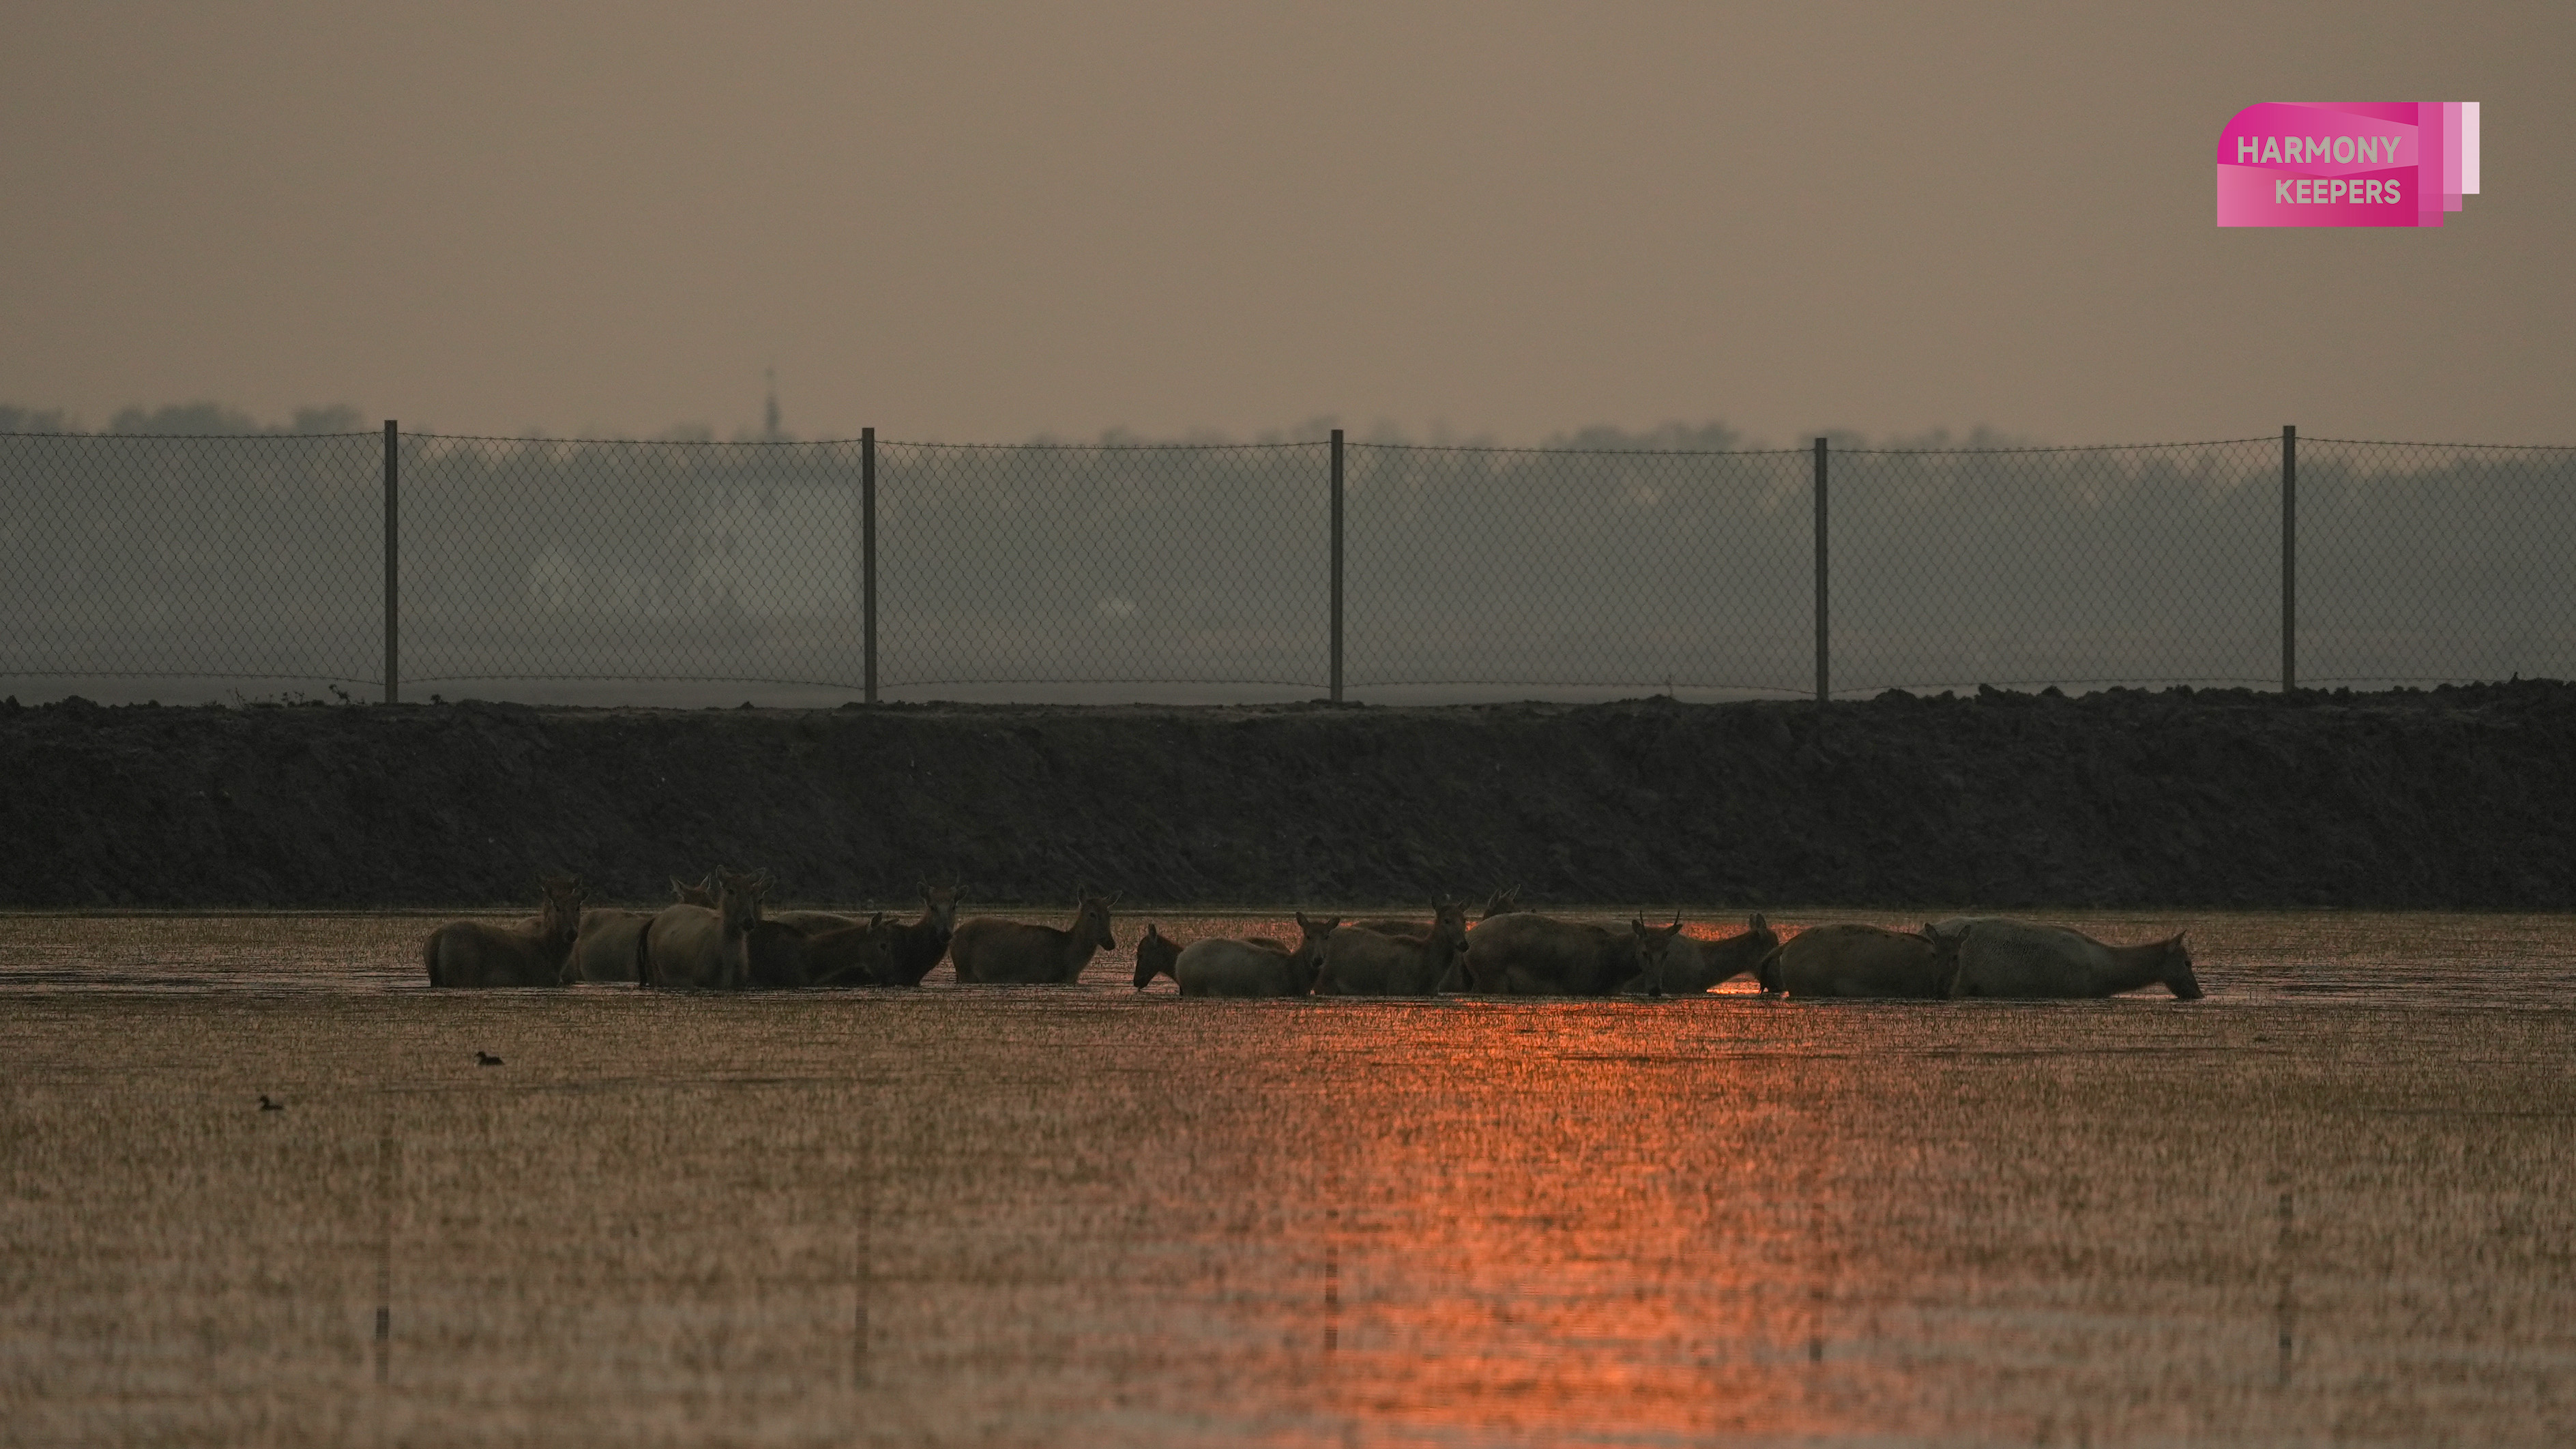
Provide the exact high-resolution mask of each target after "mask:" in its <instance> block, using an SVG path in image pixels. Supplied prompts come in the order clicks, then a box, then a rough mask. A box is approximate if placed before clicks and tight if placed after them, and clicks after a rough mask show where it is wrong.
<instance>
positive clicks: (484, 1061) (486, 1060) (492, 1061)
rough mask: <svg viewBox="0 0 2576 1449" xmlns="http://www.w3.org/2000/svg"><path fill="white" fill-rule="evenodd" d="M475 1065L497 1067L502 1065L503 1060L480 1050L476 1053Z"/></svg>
mask: <svg viewBox="0 0 2576 1449" xmlns="http://www.w3.org/2000/svg"><path fill="white" fill-rule="evenodd" d="M474 1063H475V1065H477V1066H484V1067H497V1066H499V1065H501V1059H500V1058H499V1057H496V1056H494V1055H492V1054H491V1053H490V1052H487V1051H479V1050H478V1051H476V1052H475V1053H474Z"/></svg>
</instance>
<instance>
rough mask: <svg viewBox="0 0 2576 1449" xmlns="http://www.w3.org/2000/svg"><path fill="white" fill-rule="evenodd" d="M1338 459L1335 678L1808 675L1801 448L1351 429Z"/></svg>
mask: <svg viewBox="0 0 2576 1449" xmlns="http://www.w3.org/2000/svg"><path fill="white" fill-rule="evenodd" d="M1343 477H1344V480H1345V482H1344V488H1345V504H1344V508H1345V515H1344V518H1345V523H1344V534H1345V540H1346V541H1345V543H1344V546H1343V547H1344V555H1345V560H1346V562H1345V568H1346V571H1347V573H1346V584H1345V603H1344V606H1343V607H1344V612H1345V616H1346V619H1347V622H1346V624H1345V626H1344V631H1343V633H1344V641H1345V642H1344V659H1345V663H1344V670H1345V678H1346V681H1347V682H1348V683H1349V684H1350V685H1351V686H1352V687H1355V688H1370V687H1380V688H1383V687H1387V686H1417V687H1420V686H1431V687H1434V688H1440V687H1446V688H1449V689H1460V688H1475V689H1488V690H1489V689H1491V688H1492V687H1495V686H1505V687H1512V688H1518V689H1522V690H1533V689H1548V688H1567V689H1577V690H1597V689H1615V690H1624V691H1626V692H1629V693H1639V692H1648V691H1655V690H1663V691H1672V690H1680V689H1696V690H1722V691H1731V692H1740V693H1763V692H1774V691H1777V692H1783V693H1798V692H1801V691H1804V690H1807V689H1809V688H1811V687H1812V680H1813V678H1814V658H1815V636H1814V625H1813V619H1812V614H1811V605H1812V601H1813V597H1814V584H1813V577H1814V575H1813V567H1812V565H1813V545H1812V542H1811V525H1812V502H1811V494H1810V492H1809V487H1810V484H1811V481H1812V478H1813V467H1812V464H1811V462H1810V459H1809V456H1808V455H1807V454H1806V453H1804V452H1746V453H1713V452H1624V451H1607V450H1604V451H1577V450H1551V451H1539V450H1530V449H1503V448H1423V447H1404V446H1389V445H1369V444H1355V445H1352V446H1350V447H1349V448H1347V449H1346V450H1345V457H1344V460H1343ZM1415 692H1421V691H1419V690H1418V689H1417V691H1415Z"/></svg>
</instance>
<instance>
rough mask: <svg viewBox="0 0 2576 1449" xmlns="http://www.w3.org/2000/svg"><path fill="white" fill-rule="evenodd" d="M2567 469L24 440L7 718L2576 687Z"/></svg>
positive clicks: (2043, 456)
mask: <svg viewBox="0 0 2576 1449" xmlns="http://www.w3.org/2000/svg"><path fill="white" fill-rule="evenodd" d="M2571 484H2576V449H2569V448H2499V447H2474V446H2425V445H2415V444H2394V443H2362V442H2351V441H2339V440H2317V439H2303V440H2298V441H2297V442H2296V444H2295V447H2294V446H2293V444H2292V442H2291V440H2290V439H2288V438H2254V439H2235V440H2227V441H2220V442H2208V443H2185V444H2162V445H2150V446H2142V447H2119V448H2032V449H1933V450H1891V449H1867V448H1831V449H1827V448H1823V447H1821V446H1820V447H1819V448H1816V449H1812V450H1811V449H1798V450H1792V451H1681V450H1666V451H1653V450H1622V449H1606V448H1562V449H1503V448H1450V447H1440V448H1432V447H1415V446H1404V445H1395V444H1384V443H1379V444H1363V443H1351V444H1347V445H1344V444H1342V443H1341V442H1340V441H1339V440H1338V439H1336V440H1334V441H1330V442H1327V441H1321V440H1318V441H1314V442H1300V443H1282V444H1265V445H1208V446H1184V445H1118V444H1097V445H1029V446H995V447H985V446H961V445H949V444H929V443H897V442H884V443H879V442H876V441H874V439H873V437H869V438H862V439H856V440H847V441H838V442H816V443H804V442H762V443H707V442H592V441H582V442H567V441H553V440H529V439H495V438H468V437H449V436H441V435H432V434H396V435H394V437H393V439H392V440H390V444H389V439H388V437H387V435H384V434H377V433H361V434H324V435H260V436H239V437H237V436H214V437H137V436H125V435H115V434H0V487H5V496H6V500H7V507H6V509H5V511H0V609H5V614H0V689H5V690H6V691H7V692H10V693H15V694H19V695H21V696H25V697H27V698H30V699H41V698H47V697H54V696H59V695H63V694H70V693H81V694H87V695H90V696H92V697H96V698H102V699H142V698H147V697H157V698H162V699H168V700H181V699H190V698H231V697H237V696H240V697H268V698H275V697H278V696H279V695H281V694H283V695H288V696H293V695H297V694H313V695H318V694H320V693H322V692H323V691H326V690H327V691H334V692H345V693H348V694H349V695H351V696H352V697H369V698H376V697H382V696H383V691H384V681H385V675H386V672H387V665H388V661H389V660H390V661H391V662H392V665H393V668H394V670H395V677H396V680H397V682H398V685H399V688H400V691H401V693H402V697H404V698H406V699H420V698H426V697H428V696H429V695H431V694H433V693H439V694H444V695H447V696H451V697H468V696H476V697H485V698H513V699H524V700H531V701H565V702H636V703H673V704H689V703H712V702H727V703H730V702H733V701H734V700H737V699H742V698H746V697H748V698H755V699H759V700H762V701H764V702H774V703H824V702H835V701H839V700H845V699H854V698H866V697H870V693H871V691H872V690H873V691H874V693H875V695H876V697H882V698H894V699H929V698H982V699H1025V700H1043V699H1054V700H1078V701H1118V700H1130V699H1162V700H1190V701H1222V700H1266V699H1297V698H1309V697H1313V696H1316V695H1322V694H1327V693H1329V692H1332V691H1334V690H1335V689H1336V688H1339V689H1341V690H1343V691H1345V692H1346V693H1347V695H1348V696H1349V697H1352V698H1363V699H1376V700H1382V701H1395V700H1443V699H1475V698H1497V697H1529V696H1553V697H1560V698H1582V697H1601V696H1607V695H1621V694H1638V693H1647V692H1670V693H1676V694H1681V695H1685V696H1691V695H1697V696H1700V697H1710V696H1725V695H1747V694H1752V695H1761V694H1769V695H1803V694H1808V693H1811V692H1813V691H1814V690H1815V689H1816V688H1818V687H1819V686H1820V685H1823V686H1825V687H1828V688H1829V689H1830V691H1831V692H1832V693H1834V694H1836V695H1843V696H1851V695H1866V694H1869V693H1874V692H1876V691H1878V690H1881V689H1885V688H1890V687H1903V688H1908V689H1915V690H1938V689H1944V688H1973V687H1974V686H1976V685H1978V684H1994V685H1998V686H2002V687H2012V688H2037V687H2040V686H2043V685H2057V686H2060V687H2063V688H2066V689H2069V690H2080V689H2085V688H2094V687H2101V686H2106V685H2112V684H2135V685H2159V684H2168V683H2190V684H2241V685H2253V686H2262V687H2278V686H2279V685H2280V684H2281V683H2282V682H2283V679H2284V677H2285V672H2286V671H2291V670H2295V677H2296V679H2297V682H2299V683H2300V684H2303V685H2328V686H2331V685H2337V684H2353V685H2378V684H2391V683H2433V682H2438V681H2444V680H2468V679H2492V678H2501V677H2503V676H2506V675H2508V674H2513V673H2521V674H2525V675H2547V676H2553V677H2562V678H2563V677H2568V676H2570V675H2576V598H2571V595H2570V591H2569V589H2568V588H2567V586H2566V585H2565V584H2564V583H2563V582H2561V577H2560V571H2559V569H2558V567H2557V563H2558V560H2559V559H2561V558H2563V557H2565V556H2566V555H2567V553H2568V549H2569V545H2570V544H2571V543H2576V487H2571ZM2285 525H2286V526H2287V527H2288V528H2289V529H2290V530H2291V531H2290V534H2289V539H2290V540H2291V541H2292V542H2293V543H2294V544H2295V548H2290V549H2285V547H2284V528H2285ZM1820 568H1821V569H1822V574H1821V578H1820V576H1819V569H1820Z"/></svg>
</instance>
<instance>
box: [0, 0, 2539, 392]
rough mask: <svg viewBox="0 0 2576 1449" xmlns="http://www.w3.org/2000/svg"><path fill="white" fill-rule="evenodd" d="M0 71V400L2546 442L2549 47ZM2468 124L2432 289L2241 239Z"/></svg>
mask: <svg viewBox="0 0 2576 1449" xmlns="http://www.w3.org/2000/svg"><path fill="white" fill-rule="evenodd" d="M5 28H6V32H7V37H6V43H5V44H0V136H6V137H7V138H8V141H7V144H6V145H5V146H0V205H5V218H6V219H5V223H0V402H6V403H15V404H19V405H22V406H35V407H56V408H67V409H70V410H72V411H74V412H75V413H77V414H79V415H80V416H81V417H83V418H84V419H86V420H87V421H88V422H89V423H91V424H92V425H96V424H99V423H103V422H104V421H105V420H106V417H107V416H108V415H109V414H110V413H112V412H113V411H115V410H116V409H117V408H119V407H122V406H127V405H131V404H138V403H139V404H160V403H168V402H178V401H186V400H194V399H212V400H216V401H220V402H224V403H228V404H231V405H234V406H237V407H243V408H247V409H249V410H250V411H252V412H253V413H255V414H258V415H260V416H262V417H266V418H282V417H283V416H284V415H285V414H286V412H287V411H288V410H289V409H290V408H293V407H295V406H298V405H302V404H318V403H333V402H347V403H352V404H355V405H357V406H358V407H359V408H361V409H362V410H363V411H364V413H365V415H366V416H369V417H383V416H394V417H399V418H401V419H403V420H404V421H405V422H406V424H408V425H416V426H423V427H431V428H438V429H443V430H447V431H453V432H485V431H491V432H520V431H526V430H531V429H534V430H540V431H546V432H556V433H573V432H582V433H618V434H638V433H642V434H649V433H655V432H660V431H662V430H664V429H666V428H668V427H671V426H672V425H674V424H680V423H688V422H698V423H706V424H711V425H713V426H714V427H715V428H716V429H717V430H718V431H719V432H730V431H732V430H734V429H736V428H738V427H742V426H745V425H749V424H753V423H755V422H756V421H757V420H758V418H759V415H760V408H761V389H762V383H761V376H762V370H763V369H764V368H766V367H769V366H771V365H775V367H776V368H777V372H778V380H779V381H778V386H779V393H780V398H781V402H782V405H783V407H784V409H785V414H786V422H787V426H788V427H789V429H790V430H792V431H794V432H797V433H800V434H803V435H806V436H824V435H843V434H849V433H852V432H855V431H856V429H857V428H858V427H859V426H860V425H862V424H874V425H875V426H876V427H878V428H879V429H880V431H881V432H883V433H884V434H885V435H887V436H890V437H901V438H938V439H947V440H955V441H968V440H994V441H1007V440H1017V439H1021V438H1025V437H1028V436H1031V435H1033V434H1037V433H1040V432H1048V433H1054V434H1057V435H1063V436H1090V435H1093V434H1096V433H1098V432H1100V431H1102V430H1104V429H1108V428H1126V429H1131V430H1134V431H1137V432H1141V433H1144V434H1148V435H1154V436H1168V435H1177V434H1181V433H1185V432H1194V431H1215V432H1222V433H1227V434H1233V435H1248V434H1254V433H1259V432H1264V431H1268V430H1274V429H1299V428H1302V426H1303V425H1305V424H1306V423H1308V422H1310V421H1313V420H1317V419H1324V418H1331V419H1336V420H1339V421H1341V422H1342V423H1344V424H1346V425H1348V426H1350V427H1353V428H1355V429H1362V430H1366V429H1371V428H1375V427H1379V426H1386V425H1391V426H1394V427H1398V428H1401V429H1404V430H1406V431H1408V432H1410V433H1414V434H1417V435H1434V434H1441V433H1446V434H1447V435H1450V436H1459V437H1476V436H1483V437H1492V438H1496V439H1500V440H1505V441H1536V440H1538V439H1541V438H1543V437H1546V436H1547V435H1549V434H1552V433H1556V432H1560V431H1563V430H1567V429H1571V428H1575V427H1580V426H1584V425H1588V424H1596V423H1607V424H1615V425H1619V426H1623V427H1631V428H1640V427H1648V426H1652V425H1655V424H1658V423H1663V422H1668V421H1681V422H1689V423H1700V422H1708V421H1724V422H1728V423H1732V424H1734V425H1736V426H1737V427H1739V428H1743V429H1745V430H1747V431H1749V432H1751V433H1753V434H1755V435H1756V436H1758V437H1762V438H1766V439H1770V440H1774V441H1795V440H1796V439H1799V438H1802V437H1804V436H1805V435H1807V434H1809V433H1811V432H1813V431H1815V430H1817V429H1819V428H1825V427H1844V428H1855V429H1860V430H1863V431H1866V432H1869V433H1873V434H1887V433H1896V432H1913V431H1917V430H1922V429H1927V428H1933V427H1949V428H1952V429H1963V428H1968V427H1973V426H1977V425H1988V426H1992V427H1996V428H2000V429H2003V430H2006V431H2008V432H2012V433H2016V434H2021V435H2026V436H2031V437H2036V438H2042V439H2047V440H2052V441H2062V442H2110V441H2143V440H2154V439H2180V438H2197V437H2219V436H2238V435H2245V434H2255V433H2265V432H2269V431H2272V430H2275V429H2277V428H2278V427H2279V426H2280V425H2281V424H2282V423H2284V422H2294V423H2297V424H2299V425H2300V427H2301V430H2302V431H2303V432H2308V433H2312V434H2319V435H2329V436H2358V437H2372V438H2378V437H2398V438H2430V439H2444V440H2489V441H2515V442H2576V416H2571V411H2576V410H2571V407H2570V404H2571V402H2576V366H2571V364H2570V361H2569V356H2568V348H2569V339H2570V338H2571V337H2576V280H2571V276H2576V247H2571V245H2570V243H2571V241H2576V188H2571V186H2570V182H2571V179H2576V143H2571V140H2570V138H2571V137H2576V83H2571V81H2570V80H2569V78H2568V76H2569V65H2570V63H2571V61H2576V5H2569V4H2566V3H2564V0H2546V3H2532V4H2523V5H2450V4H2441V5H2435V4H2425V3H2421V0H2411V3H2405V4H2338V5H2313V4H2298V5H2283V4H2246V3H2225V4H2213V5H2202V6H2187V5H2176V4H2152V5H2137V6H2131V7H2107V6H2069V5H2064V4H2060V3H2038V4H2009V5H2007V4H1992V5H1978V6H1966V5H1919V4H1890V5H1866V4H1818V3H1800V4H1781V5H1752V6H1735V5H1714V4H1700V5H1691V4H1659V5H1647V4H1602V3H1582V4H1550V5H1537V4H1518V3H1479V4H1403V3H1387V0H1370V3H1364V4H1355V5H1340V4H1322V3H1311V0H1299V3H1294V4H1272V5H1259V6H1255V5H1219V4H1199V3H1189V4H1107V3H1084V4H1067V5H1036V4H1003V5H972V4H964V3H956V0H943V3H937V4H926V5H900V6H898V5H860V4H852V3H795V4H785V3H782V4H767V5H744V4H723V5H717V4H674V3H666V0H620V3H616V4H600V5H568V4H557V5H529V4H525V3H517V0H514V3H509V4H493V5H465V4H456V3H441V4H435V5H405V6H389V5H373V4H356V3H349V0H332V3H327V4H261V5H200V4H187V5H166V6H163V5H150V6H147V5H114V4H104V3H59V4H53V3H21V4H16V5H13V6H11V7H10V14H9V19H8V23H7V25H6V27H5ZM2263 100H2408V101H2412V100H2476V101H2480V102H2483V103H2484V107H2485V110H2484V121H2485V168H2484V169H2485V176H2484V181H2485V193H2484V194H2483V195H2480V196H2477V197H2473V198H2471V199H2470V200H2469V202H2468V206H2467V209H2466V210H2465V211H2464V212H2462V213H2459V214H2456V215H2454V216H2453V217H2451V218H2450V221H2449V224H2448V225H2446V226H2444V227H2443V228H2441V229H2440V230H2438V231H2436V230H2424V231H2413V230H2406V231H2336V230H2305V229H2302V230H2230V231H2221V230H2219V229H2218V228H2217V227H2216V226H2214V225H2213V222H2212V218H2213V214H2214V203H2213V200H2212V195H2213V184H2212V160H2213V153H2214V149H2215V146H2216V143H2217V137H2218V132H2219V128H2220V127H2221V126H2222V125H2223V124H2224V123H2225V121H2226V119H2227V117H2228V115H2229V114H2230V113H2231V112H2233V111H2234V110H2236V109H2237V108H2238V107H2240V106H2243V105H2246V104H2249V103H2252V102H2255V101H2263Z"/></svg>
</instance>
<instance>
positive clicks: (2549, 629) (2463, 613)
mask: <svg viewBox="0 0 2576 1449" xmlns="http://www.w3.org/2000/svg"><path fill="white" fill-rule="evenodd" d="M2298 475H2299V476H2298V508H2299V683H2301V684H2304V685H2317V686H2321V687H2333V686H2337V685H2345V686H2352V687H2368V686H2374V685H2387V684H2431V683H2436V682H2439V681H2444V680H2463V679H2503V678H2506V677H2508V676H2509V675H2512V674H2516V673H2519V674H2522V675H2525V676H2536V677H2544V678H2551V679H2576V585H2571V583H2570V581H2569V580H2570V570H2569V560H2570V559H2571V558H2576V448H2511V447H2484V446H2474V445H2439V444H2423V443H2366V442H2353V441H2347V440H2341V439H2326V438H2301V439H2299V447H2298Z"/></svg>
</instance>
